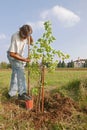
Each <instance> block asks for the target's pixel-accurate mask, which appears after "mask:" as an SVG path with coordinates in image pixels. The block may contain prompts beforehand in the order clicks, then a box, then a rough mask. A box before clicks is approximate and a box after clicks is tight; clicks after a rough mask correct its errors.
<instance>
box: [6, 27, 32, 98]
mask: <svg viewBox="0 0 87 130" xmlns="http://www.w3.org/2000/svg"><path fill="white" fill-rule="evenodd" d="M31 34H32V28H31V26H30V25H23V26H22V27H21V28H20V29H19V31H18V32H16V33H15V34H13V35H12V37H11V45H10V47H9V49H8V51H7V57H8V60H9V62H10V64H11V67H12V75H11V83H10V89H9V92H8V95H9V97H14V96H15V95H16V94H17V92H18V99H21V100H28V99H30V97H29V96H28V95H27V87H26V79H25V73H24V63H25V62H30V59H29V58H24V57H23V51H24V46H25V44H26V43H27V44H29V42H28V41H29V40H30V44H32V43H33V38H32V36H31Z"/></svg>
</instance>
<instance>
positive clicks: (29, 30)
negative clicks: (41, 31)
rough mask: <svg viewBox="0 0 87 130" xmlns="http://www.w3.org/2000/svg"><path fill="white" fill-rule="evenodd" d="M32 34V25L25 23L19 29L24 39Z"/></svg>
mask: <svg viewBox="0 0 87 130" xmlns="http://www.w3.org/2000/svg"><path fill="white" fill-rule="evenodd" d="M30 34H32V28H31V26H30V25H27V24H26V25H23V26H22V27H20V29H19V35H20V37H21V38H22V39H26V38H27V37H28V36H29V35H30Z"/></svg>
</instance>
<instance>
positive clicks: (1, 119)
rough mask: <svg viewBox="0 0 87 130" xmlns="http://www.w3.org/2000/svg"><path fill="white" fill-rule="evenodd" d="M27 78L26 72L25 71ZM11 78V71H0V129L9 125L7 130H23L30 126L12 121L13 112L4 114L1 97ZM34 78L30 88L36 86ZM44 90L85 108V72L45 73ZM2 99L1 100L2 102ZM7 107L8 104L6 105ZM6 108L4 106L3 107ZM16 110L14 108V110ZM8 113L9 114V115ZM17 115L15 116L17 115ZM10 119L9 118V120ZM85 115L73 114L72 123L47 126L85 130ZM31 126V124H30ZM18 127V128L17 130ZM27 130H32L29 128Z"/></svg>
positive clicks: (86, 105)
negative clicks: (57, 93)
mask: <svg viewBox="0 0 87 130" xmlns="http://www.w3.org/2000/svg"><path fill="white" fill-rule="evenodd" d="M26 77H27V71H26ZM10 78H11V70H0V115H1V116H0V127H1V128H3V130H4V129H5V128H4V126H5V125H8V126H9V125H10V127H8V129H7V130H12V129H13V127H14V129H19V130H20V129H21V130H25V129H26V128H25V127H27V128H28V127H29V126H30V124H28V122H27V123H26V120H25V121H24V120H23V119H21V121H16V120H12V116H14V115H15V113H14V112H15V110H13V111H11V110H8V113H6V114H4V112H5V109H6V108H4V106H3V103H2V101H3V102H5V100H6V99H5V98H3V95H5V93H7V91H8V88H9V85H10ZM36 79H38V78H37V76H36V78H34V77H33V78H32V77H31V86H36V84H37V85H38V83H37V82H36ZM45 81H46V86H45V89H46V90H48V91H51V90H52V93H55V92H59V93H61V94H62V95H63V96H65V97H70V98H71V99H73V100H74V101H75V102H77V103H78V104H79V106H80V108H81V110H82V109H84V108H87V70H85V71H84V70H78V69H77V70H71V69H70V70H69V69H66V70H57V71H55V72H53V73H48V72H47V71H46V72H45ZM2 98H3V100H2ZM7 105H8V104H7ZM5 106H6V105H5ZM15 109H16V108H15ZM9 111H10V113H9ZM18 112H19V113H25V111H24V110H19V111H18ZM19 113H17V114H19ZM9 117H10V118H9ZM86 120H87V114H84V113H75V112H73V117H72V122H70V123H67V122H60V123H58V122H57V123H55V124H51V125H50V124H49V125H50V126H49V127H50V130H86V129H87V123H86ZM32 125H33V124H32ZM19 126H20V128H19ZM29 130H34V129H33V128H29Z"/></svg>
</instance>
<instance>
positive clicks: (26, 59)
mask: <svg viewBox="0 0 87 130" xmlns="http://www.w3.org/2000/svg"><path fill="white" fill-rule="evenodd" d="M10 56H11V57H13V58H15V59H17V60H20V61H24V62H30V60H29V59H28V58H24V57H21V56H20V55H19V54H17V53H14V52H10Z"/></svg>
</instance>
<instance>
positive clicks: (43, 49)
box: [29, 21, 69, 112]
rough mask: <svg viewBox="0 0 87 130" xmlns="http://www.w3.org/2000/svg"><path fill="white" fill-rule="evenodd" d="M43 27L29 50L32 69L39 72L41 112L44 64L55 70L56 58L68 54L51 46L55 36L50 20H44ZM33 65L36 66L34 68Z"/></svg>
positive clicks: (64, 56) (65, 56) (66, 56)
mask: <svg viewBox="0 0 87 130" xmlns="http://www.w3.org/2000/svg"><path fill="white" fill-rule="evenodd" d="M44 29H45V31H44V33H43V35H42V36H41V38H39V39H38V40H37V42H36V43H35V44H34V45H33V47H32V49H31V52H30V58H31V59H32V65H33V66H32V70H35V71H36V70H37V71H38V72H39V74H40V89H39V92H40V93H39V95H42V96H41V97H42V108H41V110H42V112H44V84H45V81H44V79H45V65H46V64H48V63H49V64H48V69H49V70H55V68H56V67H57V64H58V60H57V59H58V58H61V59H62V60H64V59H66V58H69V55H65V54H63V53H62V52H61V51H59V50H55V49H53V48H52V46H51V43H53V42H54V41H55V40H56V38H55V37H54V36H53V34H52V27H51V22H50V21H46V22H45V23H44ZM55 57H56V58H55ZM34 66H35V67H36V68H35V69H34ZM29 69H30V66H29ZM39 99H40V97H39Z"/></svg>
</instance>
